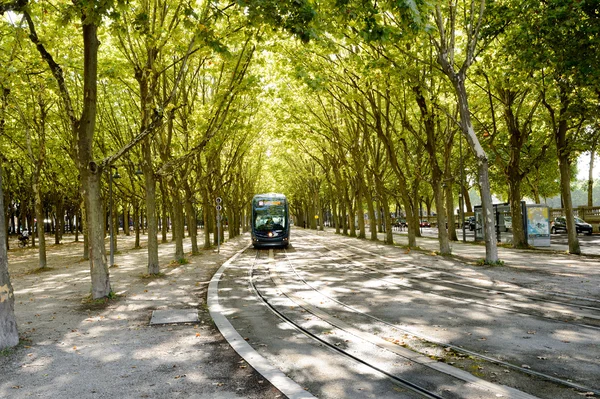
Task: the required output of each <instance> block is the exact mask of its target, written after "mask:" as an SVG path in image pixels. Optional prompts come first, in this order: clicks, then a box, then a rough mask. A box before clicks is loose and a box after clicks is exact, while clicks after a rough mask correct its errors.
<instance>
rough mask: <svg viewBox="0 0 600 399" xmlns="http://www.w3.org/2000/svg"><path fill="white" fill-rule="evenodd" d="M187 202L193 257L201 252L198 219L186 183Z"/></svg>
mask: <svg viewBox="0 0 600 399" xmlns="http://www.w3.org/2000/svg"><path fill="white" fill-rule="evenodd" d="M185 192H186V200H185V213H186V214H187V220H188V222H187V223H188V234H189V236H190V240H191V241H192V255H199V254H200V250H199V249H198V222H197V220H198V217H197V216H196V210H195V209H194V204H193V203H192V190H191V189H190V187H189V186H188V185H187V182H186V188H185Z"/></svg>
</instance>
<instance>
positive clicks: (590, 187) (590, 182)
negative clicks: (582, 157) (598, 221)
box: [587, 141, 597, 207]
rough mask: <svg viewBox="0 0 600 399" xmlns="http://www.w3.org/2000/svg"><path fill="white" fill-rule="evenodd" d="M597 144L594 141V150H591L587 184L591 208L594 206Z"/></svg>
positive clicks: (588, 201) (588, 200)
mask: <svg viewBox="0 0 600 399" xmlns="http://www.w3.org/2000/svg"><path fill="white" fill-rule="evenodd" d="M596 144H597V141H594V143H593V144H592V148H591V149H590V170H589V174H588V184H587V198H588V199H587V203H588V206H589V207H592V206H594V198H593V197H594V195H593V194H594V155H595V153H596Z"/></svg>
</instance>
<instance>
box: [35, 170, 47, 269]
mask: <svg viewBox="0 0 600 399" xmlns="http://www.w3.org/2000/svg"><path fill="white" fill-rule="evenodd" d="M34 180H35V181H34V183H33V195H34V196H35V218H36V219H37V236H38V241H39V244H38V245H39V247H38V259H39V263H38V264H39V267H40V269H44V268H45V267H46V266H47V265H48V263H47V261H46V235H45V234H44V203H43V202H42V196H41V194H40V188H39V183H38V182H37V176H36V178H35V179H34ZM40 227H41V228H40Z"/></svg>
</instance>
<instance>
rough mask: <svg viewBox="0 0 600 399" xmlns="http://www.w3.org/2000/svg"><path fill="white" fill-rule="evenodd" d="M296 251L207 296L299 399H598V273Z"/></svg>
mask: <svg viewBox="0 0 600 399" xmlns="http://www.w3.org/2000/svg"><path fill="white" fill-rule="evenodd" d="M397 238H398V239H399V240H400V241H402V240H403V238H405V237H403V236H402V235H398V236H397ZM436 244H437V242H436V241H435V240H433V239H427V238H422V239H419V245H420V246H421V247H422V248H425V249H430V247H431V248H432V250H433V249H435V246H436ZM291 247H292V248H291V249H290V250H288V251H284V250H275V251H273V250H270V251H266V250H263V251H256V250H253V249H248V250H246V251H245V252H243V253H241V254H240V255H239V257H238V258H237V259H235V260H234V261H232V262H231V263H230V264H229V265H228V267H227V268H224V269H223V270H222V274H221V275H219V276H218V277H217V279H218V282H214V283H215V284H214V287H215V288H214V292H213V294H214V295H215V296H216V297H218V301H219V303H220V304H219V309H218V311H219V313H220V314H222V315H224V316H226V318H227V320H228V324H229V325H230V326H231V327H232V329H234V330H236V331H237V333H239V338H237V341H238V343H239V341H243V343H244V344H245V345H247V346H248V348H250V349H248V352H247V353H249V355H248V356H251V357H255V358H261V359H263V358H264V359H266V361H265V363H266V364H270V367H274V368H275V369H277V370H280V371H283V372H284V373H285V375H287V376H288V377H289V378H290V379H291V380H290V381H291V383H292V384H294V383H295V384H298V385H297V387H296V390H295V391H293V392H294V395H296V394H298V395H300V396H297V397H307V396H308V395H309V394H314V395H315V396H317V397H320V398H398V397H399V398H413V397H423V395H425V393H424V392H428V393H427V394H426V395H429V396H425V397H441V398H490V397H505V398H529V397H541V398H553V399H558V398H580V397H581V394H582V393H583V394H585V393H586V392H595V394H596V395H598V394H600V381H599V379H598V378H597V376H598V375H600V342H599V341H600V340H599V338H598V337H599V336H600V334H599V331H600V292H599V288H598V287H599V286H600V267H599V264H598V262H597V260H596V259H588V258H585V257H573V256H569V255H565V254H548V253H544V252H540V251H515V250H510V249H506V248H500V251H501V257H502V259H504V260H505V261H506V265H505V266H502V267H480V266H476V265H475V264H474V262H470V263H469V262H467V263H465V262H464V261H461V260H460V259H464V260H467V261H469V260H475V259H477V258H480V257H482V255H481V254H482V251H484V248H483V247H482V246H479V245H473V244H459V243H455V244H454V246H453V251H454V253H455V254H457V255H458V257H459V259H456V258H448V257H440V256H432V255H431V252H429V253H427V252H419V251H407V250H404V249H401V248H398V247H392V246H386V245H382V244H380V243H373V242H370V241H366V240H357V239H352V238H348V237H341V236H338V235H335V234H332V233H331V232H319V233H315V232H310V231H307V230H303V229H296V230H295V231H294V232H293V241H292V246H291ZM217 284H218V286H217ZM217 287H218V288H217ZM211 312H212V310H211ZM233 340H234V341H235V340H236V339H235V338H234V339H233ZM234 344H235V343H234ZM235 345H237V344H235ZM235 345H234V346H235ZM259 354H260V356H259ZM259 371H260V370H259ZM532 374H537V375H538V377H536V376H534V375H532ZM540 376H541V378H540ZM406 382H408V383H409V384H408V385H407V384H406ZM410 384H413V385H412V386H411V385H410ZM415 387H416V388H415ZM292 390H293V388H292ZM289 396H290V397H292V395H289ZM293 397H295V396H293Z"/></svg>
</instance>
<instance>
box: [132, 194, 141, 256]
mask: <svg viewBox="0 0 600 399" xmlns="http://www.w3.org/2000/svg"><path fill="white" fill-rule="evenodd" d="M133 230H134V231H135V243H134V245H133V248H134V249H138V248H141V247H140V203H139V200H135V201H134V203H133Z"/></svg>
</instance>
